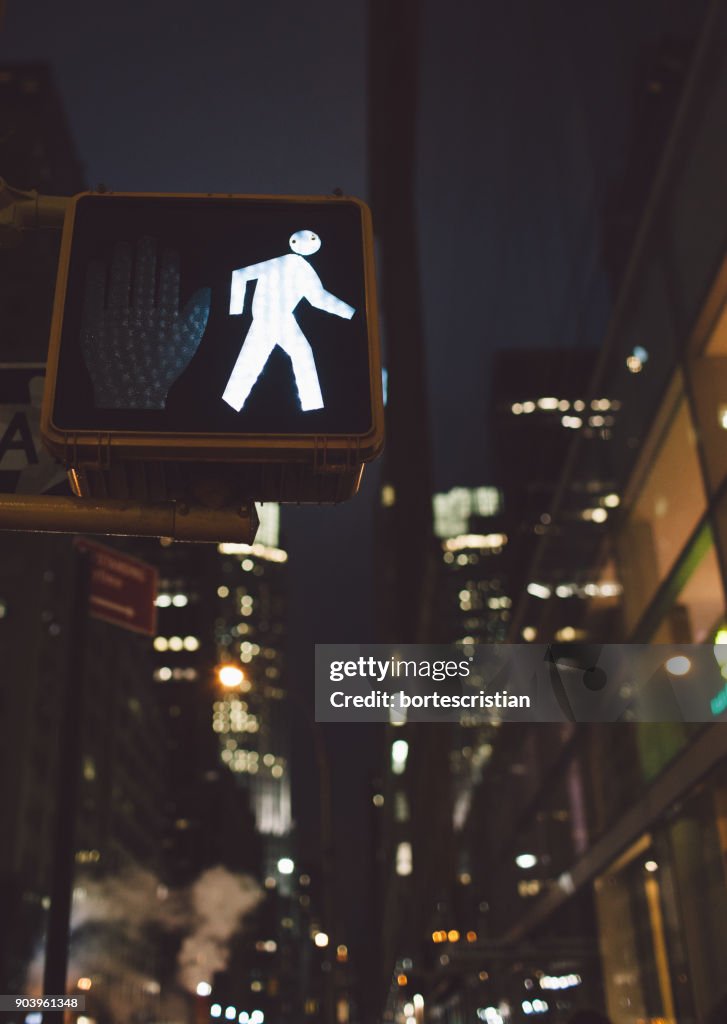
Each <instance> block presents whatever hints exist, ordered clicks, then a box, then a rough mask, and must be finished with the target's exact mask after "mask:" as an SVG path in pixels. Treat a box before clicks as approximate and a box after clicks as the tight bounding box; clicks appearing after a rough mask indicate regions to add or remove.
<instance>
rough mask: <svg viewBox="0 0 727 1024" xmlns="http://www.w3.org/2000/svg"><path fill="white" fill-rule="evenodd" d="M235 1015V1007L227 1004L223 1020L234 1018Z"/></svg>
mask: <svg viewBox="0 0 727 1024" xmlns="http://www.w3.org/2000/svg"><path fill="white" fill-rule="evenodd" d="M235 1017H237V1007H236V1006H228V1007H227V1009H226V1010H225V1020H234V1019H235Z"/></svg>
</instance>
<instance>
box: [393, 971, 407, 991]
mask: <svg viewBox="0 0 727 1024" xmlns="http://www.w3.org/2000/svg"><path fill="white" fill-rule="evenodd" d="M396 984H397V985H398V986H399V988H404V986H405V985H408V984H409V979H408V978H407V976H406V975H405V974H397V976H396Z"/></svg>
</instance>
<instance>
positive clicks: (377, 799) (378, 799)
mask: <svg viewBox="0 0 727 1024" xmlns="http://www.w3.org/2000/svg"><path fill="white" fill-rule="evenodd" d="M372 799H373V804H374V807H383V806H384V796H383V793H374V795H373V798H372Z"/></svg>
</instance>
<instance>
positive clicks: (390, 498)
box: [381, 484, 396, 508]
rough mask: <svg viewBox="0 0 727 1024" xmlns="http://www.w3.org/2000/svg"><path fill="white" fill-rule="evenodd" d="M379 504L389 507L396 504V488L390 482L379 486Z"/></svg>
mask: <svg viewBox="0 0 727 1024" xmlns="http://www.w3.org/2000/svg"><path fill="white" fill-rule="evenodd" d="M381 504H382V506H383V508H391V507H392V506H393V505H395V504H396V490H395V489H394V487H393V486H392V485H391V484H384V486H383V487H382V488H381Z"/></svg>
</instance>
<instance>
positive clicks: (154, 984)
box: [26, 867, 263, 1024]
mask: <svg viewBox="0 0 727 1024" xmlns="http://www.w3.org/2000/svg"><path fill="white" fill-rule="evenodd" d="M262 898H263V893H262V891H261V889H260V887H259V886H258V884H257V882H256V881H255V880H254V879H252V878H250V877H248V876H245V875H234V874H232V873H231V872H229V871H227V869H226V868H223V867H214V868H210V869H208V870H207V871H204V872H203V873H202V874H201V875H200V876H199V878H197V879H196V881H195V882H193V883H192V885H190V886H189V887H188V888H185V889H178V890H174V889H171V890H170V889H167V888H166V886H164V885H162V884H161V883H160V881H159V879H158V878H157V877H156V875H154V874H153V873H152V872H150V871H147V870H144V869H141V868H130V869H127V870H125V871H123V872H121V873H120V874H118V875H114V876H112V877H109V878H103V879H89V878H86V879H83V878H79V879H78V880H77V884H76V888H75V889H74V894H73V909H72V918H71V951H70V962H69V968H68V975H69V980H70V982H71V984H74V983H75V982H76V981H77V980H78V979H79V978H84V977H88V978H93V977H94V976H95V977H99V976H101V977H102V978H103V984H102V985H100V986H99V987H98V990H96V989H95V988H94V991H93V993H92V995H93V996H94V997H97V998H98V999H99V1000H100V1001H102V1002H103V1005H104V1007H105V1009H106V1010H107V1012H108V1013H109V1015H110V1016H111V1018H112V1019H113V1020H114V1022H115V1024H127V1022H131V1021H132V1020H134V1019H138V1016H137V1013H138V1011H139V1010H140V1009H141V1008H142V1007H143V1006H146V1008H147V1009H148V1008H149V1004H150V1001H151V1002H153V1001H154V1000H156V1006H157V1012H158V1019H159V1020H164V1021H175V1022H176V1021H186V1020H187V1018H188V1014H189V1008H188V1005H187V1001H186V999H185V998H184V996H183V995H182V994H181V992H179V991H178V992H177V993H176V994H175V992H174V990H173V988H172V989H171V990H170V988H169V986H166V985H165V986H162V985H161V984H160V981H159V979H158V978H157V977H156V976H155V974H156V973H158V972H155V971H154V970H153V968H151V964H153V962H154V951H155V948H156V947H157V945H158V943H155V942H154V934H155V932H156V933H157V935H158V933H160V932H165V933H178V934H179V935H180V936H182V939H181V943H180V947H179V950H178V953H177V961H176V974H177V977H176V981H177V984H178V985H179V986H181V988H182V989H184V990H186V991H187V992H189V993H191V994H195V993H196V990H197V985H198V984H199V983H200V982H202V981H206V982H210V983H211V982H212V979H213V975H214V974H215V972H217V971H221V970H224V968H225V967H226V966H227V963H228V961H229V953H230V942H231V940H232V938H233V937H234V935H235V934H236V933H237V932H238V931H239V930H240V929H241V928H242V926H243V922H244V920H245V918H246V917H247V916H248V915H249V914H250V913H252V911H253V910H254V909H255V908H256V907H257V906H258V904H259V903H260V901H261V899H262ZM42 977H43V950H42V948H40V949H39V950H38V951H37V953H36V955H35V957H34V958H33V960H32V962H31V964H30V966H29V968H28V973H27V977H26V990H27V991H28V992H29V993H30V994H40V993H41V992H42ZM162 988H163V990H162Z"/></svg>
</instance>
